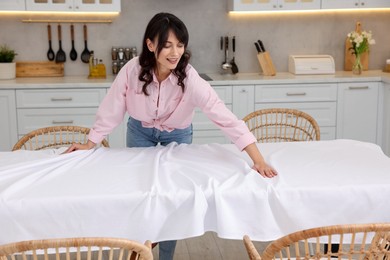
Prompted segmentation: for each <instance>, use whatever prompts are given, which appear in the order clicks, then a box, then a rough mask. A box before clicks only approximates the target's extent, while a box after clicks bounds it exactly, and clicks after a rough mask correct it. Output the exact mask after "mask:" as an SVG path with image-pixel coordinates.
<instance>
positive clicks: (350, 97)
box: [336, 82, 379, 143]
mask: <svg viewBox="0 0 390 260" xmlns="http://www.w3.org/2000/svg"><path fill="white" fill-rule="evenodd" d="M378 93H379V83H378V82H363V83H362V82H359V83H339V84H338V97H337V135H336V136H337V139H354V140H359V141H365V142H371V143H377V142H378V140H377V130H378Z"/></svg>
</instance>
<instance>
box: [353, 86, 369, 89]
mask: <svg viewBox="0 0 390 260" xmlns="http://www.w3.org/2000/svg"><path fill="white" fill-rule="evenodd" d="M348 89H351V90H354V89H368V86H354V87H348Z"/></svg>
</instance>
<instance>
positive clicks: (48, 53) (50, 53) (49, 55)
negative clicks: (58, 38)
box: [47, 24, 55, 61]
mask: <svg viewBox="0 0 390 260" xmlns="http://www.w3.org/2000/svg"><path fill="white" fill-rule="evenodd" d="M47 35H48V38H49V50H48V51H47V58H48V60H50V61H52V60H54V57H55V53H54V51H53V49H52V48H51V26H50V24H49V25H47Z"/></svg>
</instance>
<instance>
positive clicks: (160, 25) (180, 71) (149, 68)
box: [138, 13, 191, 96]
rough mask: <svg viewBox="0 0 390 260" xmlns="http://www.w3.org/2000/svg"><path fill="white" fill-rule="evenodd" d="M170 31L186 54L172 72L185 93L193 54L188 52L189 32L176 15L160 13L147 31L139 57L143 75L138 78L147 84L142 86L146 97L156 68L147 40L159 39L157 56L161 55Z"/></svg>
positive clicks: (150, 22) (151, 21)
mask: <svg viewBox="0 0 390 260" xmlns="http://www.w3.org/2000/svg"><path fill="white" fill-rule="evenodd" d="M169 31H172V32H173V33H174V34H175V35H176V37H177V39H178V40H179V42H181V43H183V44H184V53H183V55H182V56H181V58H180V61H179V63H178V64H177V66H176V68H175V69H174V70H173V71H172V73H174V75H176V76H177V78H178V83H177V84H178V85H179V86H180V87H181V89H182V91H183V92H184V89H185V86H184V82H183V81H184V79H185V77H186V76H187V74H186V72H185V69H186V67H187V65H188V62H189V60H190V57H191V54H190V52H189V51H188V50H187V46H188V39H189V35H188V31H187V27H186V26H185V25H184V23H183V22H182V21H181V20H180V19H179V18H177V17H176V16H175V15H173V14H170V13H158V14H156V15H155V16H154V17H153V18H152V19H151V20H150V21H149V24H148V26H147V27H146V30H145V35H144V39H143V42H142V52H141V54H140V57H139V63H140V65H141V73H140V75H139V76H138V79H139V80H140V81H143V82H145V83H144V85H143V86H142V92H143V93H144V94H145V95H147V96H148V95H149V94H148V92H147V89H146V88H147V86H148V85H149V84H150V83H151V82H152V81H153V74H152V72H153V69H154V67H155V66H156V58H155V54H154V53H153V52H151V51H149V49H148V46H147V44H146V40H147V39H149V40H151V41H154V40H155V39H156V37H157V39H158V46H157V56H158V55H159V54H160V52H161V50H162V49H163V47H164V44H165V42H166V41H167V40H168V35H169Z"/></svg>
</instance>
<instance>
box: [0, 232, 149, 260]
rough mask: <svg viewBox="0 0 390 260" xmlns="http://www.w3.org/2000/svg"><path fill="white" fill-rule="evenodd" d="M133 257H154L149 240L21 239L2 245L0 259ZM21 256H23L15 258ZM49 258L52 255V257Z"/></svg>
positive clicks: (146, 259)
mask: <svg viewBox="0 0 390 260" xmlns="http://www.w3.org/2000/svg"><path fill="white" fill-rule="evenodd" d="M106 254H107V255H108V256H107V257H104V258H105V259H110V260H114V259H118V260H121V259H131V260H133V259H134V260H135V259H137V260H152V259H153V254H152V249H151V243H150V241H146V242H145V244H144V245H143V244H141V243H138V242H136V241H132V240H127V239H119V238H96V237H95V238H64V239H47V240H30V241H22V242H16V243H11V244H6V245H2V246H0V260H11V259H12V260H14V259H34V260H38V259H42V260H43V259H45V260H46V259H51V260H54V259H55V260H60V259H73V260H81V259H87V260H92V259H99V260H101V259H102V257H103V256H106ZM15 256H16V257H20V258H15ZM49 257H50V258H49Z"/></svg>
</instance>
